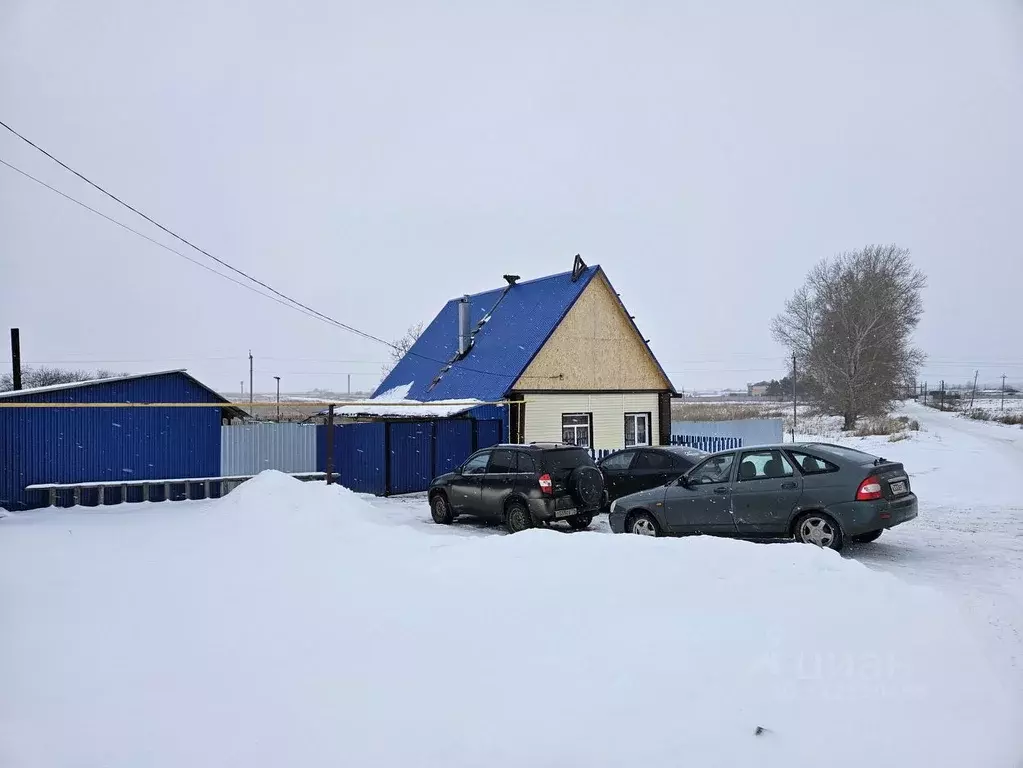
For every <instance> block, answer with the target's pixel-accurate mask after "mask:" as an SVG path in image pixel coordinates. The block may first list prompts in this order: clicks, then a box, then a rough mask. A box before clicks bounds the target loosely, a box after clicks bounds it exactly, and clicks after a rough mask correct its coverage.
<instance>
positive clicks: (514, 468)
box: [486, 448, 519, 475]
mask: <svg viewBox="0 0 1023 768" xmlns="http://www.w3.org/2000/svg"><path fill="white" fill-rule="evenodd" d="M502 452H503V453H507V454H508V455H509V456H511V464H510V465H509V467H508V469H507V470H506V471H504V472H497V471H495V470H494V469H493V463H494V458H495V457H496V456H497V454H499V453H502ZM516 453H517V451H513V450H512V449H511V448H491V449H490V459H489V460H488V461H487V471H486V474H488V475H516V474H518V471H519V460H518V457H517V456H516V455H515V454H516ZM508 470H510V471H508Z"/></svg>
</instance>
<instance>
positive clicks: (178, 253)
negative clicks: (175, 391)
mask: <svg viewBox="0 0 1023 768" xmlns="http://www.w3.org/2000/svg"><path fill="white" fill-rule="evenodd" d="M0 125H2V123H0ZM0 165H5V166H7V167H8V168H10V169H11V170H12V171H14V172H16V173H20V174H21V175H22V176H24V177H25V178H26V179H29V180H31V181H34V182H35V183H36V184H39V185H41V186H43V187H46V189H48V190H50V191H51V192H56V193H57V194H58V195H60V196H61V197H63V198H64V199H65V200H70V201H71V202H72V203H74V204H75V205H79V206H81V207H82V208H84V209H85V210H87V211H89V212H91V213H94V214H96V215H97V216H99V217H100V218H103V219H106V220H107V221H109V222H110V223H111V224H116V225H117V226H119V227H120V228H121V229H125V230H127V231H128V232H131V233H132V234H133V235H138V236H139V237H141V238H142V239H143V240H148V241H149V242H150V243H152V244H153V245H158V246H160V247H161V248H163V249H164V250H165V251H170V252H171V253H173V254H175V255H176V256H180V257H181V258H183V259H184V260H185V261H190V262H192V263H193V264H195V265H196V266H197V267H201V268H202V269H205V270H206V271H207V272H212V273H213V274H214V275H217V276H218V277H222V278H224V279H225V280H230V281H231V282H232V283H234V284H235V285H240V286H241V287H242V288H244V289H245V290H247V291H252V292H253V293H255V294H258V295H259V296H264V297H266V298H268V299H270V300H271V301H276V302H277V303H278V304H281V305H283V306H285V307H288V308H289V309H294V310H295V311H296V312H301V313H302V314H303V315H309V316H311V317H315V315H313V314H312V313H310V312H306V311H305V310H303V309H300V308H299V307H296V306H293V305H291V304H288V303H287V302H285V301H282V300H281V299H278V298H276V297H274V296H271V295H269V294H267V293H263V292H262V291H260V290H258V289H256V288H253V287H252V286H251V285H248V284H246V283H243V282H242V281H241V280H236V279H235V278H233V277H231V276H230V275H225V274H224V273H223V272H218V271H217V270H215V269H213V267H211V266H210V265H209V264H203V263H202V262H201V261H199V260H198V259H193V258H192V257H191V256H189V255H187V254H184V253H182V252H181V251H178V250H176V249H174V248H171V247H170V246H169V245H167V244H165V243H161V242H160V241H159V240H155V239H153V238H152V237H150V236H149V235H146V234H143V233H142V232H139V231H138V230H137V229H132V228H131V227H129V226H128V225H127V224H124V223H123V222H120V221H118V220H117V219H115V218H113V217H111V216H107V215H106V214H105V213H103V212H102V211H98V210H96V209H95V208H93V207H92V206H90V205H87V204H86V203H83V202H82V201H81V200H78V199H77V198H74V197H71V195H68V194H65V193H64V192H61V191H60V190H59V189H57V188H56V187H52V186H50V185H49V184H47V183H46V182H45V181H43V180H41V179H37V178H36V177H35V176H33V175H32V174H31V173H29V172H28V171H23V170H22V169H21V168H18V167H17V166H15V165H11V164H10V163H8V162H7V161H6V160H4V159H3V158H0ZM83 362H85V361H83ZM103 362H116V361H114V360H106V361H103ZM140 362H144V361H140Z"/></svg>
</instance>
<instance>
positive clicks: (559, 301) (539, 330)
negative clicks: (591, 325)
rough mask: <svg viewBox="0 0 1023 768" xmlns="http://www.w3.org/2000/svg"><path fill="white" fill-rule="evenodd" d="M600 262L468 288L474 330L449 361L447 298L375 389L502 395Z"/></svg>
mask: <svg viewBox="0 0 1023 768" xmlns="http://www.w3.org/2000/svg"><path fill="white" fill-rule="evenodd" d="M599 269H600V267H599V266H592V267H587V268H586V270H585V271H584V272H583V273H582V274H581V275H580V276H579V279H578V280H576V281H575V282H572V273H571V272H562V273H560V274H557V275H550V276H548V277H541V278H538V279H536V280H529V281H527V282H523V283H516V284H515V285H513V286H511V287H510V288H507V287H506V288H498V289H496V290H493V291H486V292H485V293H477V294H476V295H474V296H470V297H469V302H470V312H471V314H470V319H471V327H472V328H474V329H476V328H477V327H478V330H476V332H475V335H474V337H473V343H472V347H471V348H470V350H469V353H468V354H467V355H466V356H465V357H463V358H462V359H461V360H457V361H455V362H454V363H452V362H451V361H452V360H453V359H454V358H455V356H456V354H457V351H458V302H459V300H460V299H452V300H451V301H449V302H448V303H447V304H445V305H444V309H442V310H441V311H440V314H438V315H437V317H435V318H434V319H433V322H432V323H430V325H429V326H428V327H427V328H426V330H425V331H423V334H422V335H421V336H420V337H419V340H418V341H416V343H415V344H414V345H413V346H412V349H410V350H409V351H408V353H407V354H406V355H405V357H403V358H402V359H401V360H399V361H398V364H397V365H396V366H394V369H393V370H392V371H391V372H390V374H388V376H387V378H385V379H384V380H383V382H382V383H381V384H380V386H379V387H378V388H377V391H376V392H375V393H374V396H376V395H379V394H381V393H383V392H386V391H387V390H389V389H394V388H395V387H399V386H402V385H405V384H409V383H410V382H411V384H412V386H411V388H410V389H409V393H408V395H407V397H409V398H410V399H413V400H423V401H430V400H461V399H467V398H474V399H477V400H500V399H501V398H502V397H504V396H505V394H506V393H507V392H508V390H509V389H511V387H512V385H513V384H514V383H515V381H516V380H517V379H518V378H519V376H520V375H521V374H522V372H523V371H524V370H525V369H526V367H527V366H528V365H529V363H530V361H532V359H533V357H534V356H535V355H536V353H537V352H539V351H540V348H541V347H542V346H543V345H544V343H545V342H546V341H547V339H548V338H549V337H550V335H551V334H552V333H553V332H554V329H555V328H557V327H558V323H560V322H561V319H562V318H563V317H564V316H565V314H566V313H567V312H568V310H569V309H570V308H571V307H572V305H573V304H574V303H575V301H576V299H578V298H579V296H580V295H582V292H583V291H584V290H585V289H586V286H587V285H589V283H590V280H592V279H593V276H594V275H595V274H597V271H598V270H599ZM502 297H503V298H502ZM484 319H486V322H483V324H482V325H480V323H481V322H482V321H484ZM449 364H450V366H451V367H450V369H449V370H447V371H444V369H445V368H446V367H447V366H448V365H449ZM438 376H440V380H439V381H438V382H437V383H436V384H435V385H433V386H431V384H433V381H434V379H436V378H437V377H438Z"/></svg>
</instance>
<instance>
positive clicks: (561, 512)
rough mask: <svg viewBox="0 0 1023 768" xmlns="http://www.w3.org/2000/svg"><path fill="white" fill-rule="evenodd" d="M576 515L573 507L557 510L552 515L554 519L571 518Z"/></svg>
mask: <svg viewBox="0 0 1023 768" xmlns="http://www.w3.org/2000/svg"><path fill="white" fill-rule="evenodd" d="M575 513H576V509H575V507H572V508H571V509H559V510H557V511H556V512H555V513H554V516H555V517H571V516H572V515H574V514H575Z"/></svg>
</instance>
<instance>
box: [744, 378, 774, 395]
mask: <svg viewBox="0 0 1023 768" xmlns="http://www.w3.org/2000/svg"><path fill="white" fill-rule="evenodd" d="M768 386H769V384H768V383H767V382H765V381H761V382H758V383H756V384H747V385H746V394H747V395H749V396H750V397H767V388H768Z"/></svg>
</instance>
